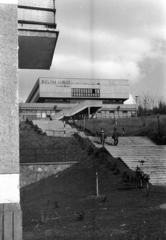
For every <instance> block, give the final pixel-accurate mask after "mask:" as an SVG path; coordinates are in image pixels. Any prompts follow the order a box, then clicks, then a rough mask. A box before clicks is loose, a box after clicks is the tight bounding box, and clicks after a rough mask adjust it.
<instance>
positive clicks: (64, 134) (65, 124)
mask: <svg viewBox="0 0 166 240" xmlns="http://www.w3.org/2000/svg"><path fill="white" fill-rule="evenodd" d="M63 119H64V116H63ZM63 125H64V137H66V123H65V119H64V121H63Z"/></svg>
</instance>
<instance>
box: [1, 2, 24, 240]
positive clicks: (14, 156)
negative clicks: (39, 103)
mask: <svg viewBox="0 0 166 240" xmlns="http://www.w3.org/2000/svg"><path fill="white" fill-rule="evenodd" d="M17 24H18V23H17V0H7V1H6V0H0V113H1V114H0V239H2V240H8V239H11V240H21V239H22V222H21V221H22V217H21V209H20V190H19V114H18V103H19V99H18V35H17Z"/></svg>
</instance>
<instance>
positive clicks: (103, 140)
mask: <svg viewBox="0 0 166 240" xmlns="http://www.w3.org/2000/svg"><path fill="white" fill-rule="evenodd" d="M104 143H105V134H104V130H103V128H102V129H101V144H102V146H103V147H104Z"/></svg>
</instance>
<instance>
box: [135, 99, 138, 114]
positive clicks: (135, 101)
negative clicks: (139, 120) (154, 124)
mask: <svg viewBox="0 0 166 240" xmlns="http://www.w3.org/2000/svg"><path fill="white" fill-rule="evenodd" d="M137 100H138V96H135V102H136V112H135V116H136V117H137Z"/></svg>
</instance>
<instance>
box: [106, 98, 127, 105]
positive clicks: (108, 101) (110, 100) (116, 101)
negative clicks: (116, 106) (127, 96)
mask: <svg viewBox="0 0 166 240" xmlns="http://www.w3.org/2000/svg"><path fill="white" fill-rule="evenodd" d="M109 103H123V101H122V100H115V99H107V100H103V104H109Z"/></svg>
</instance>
